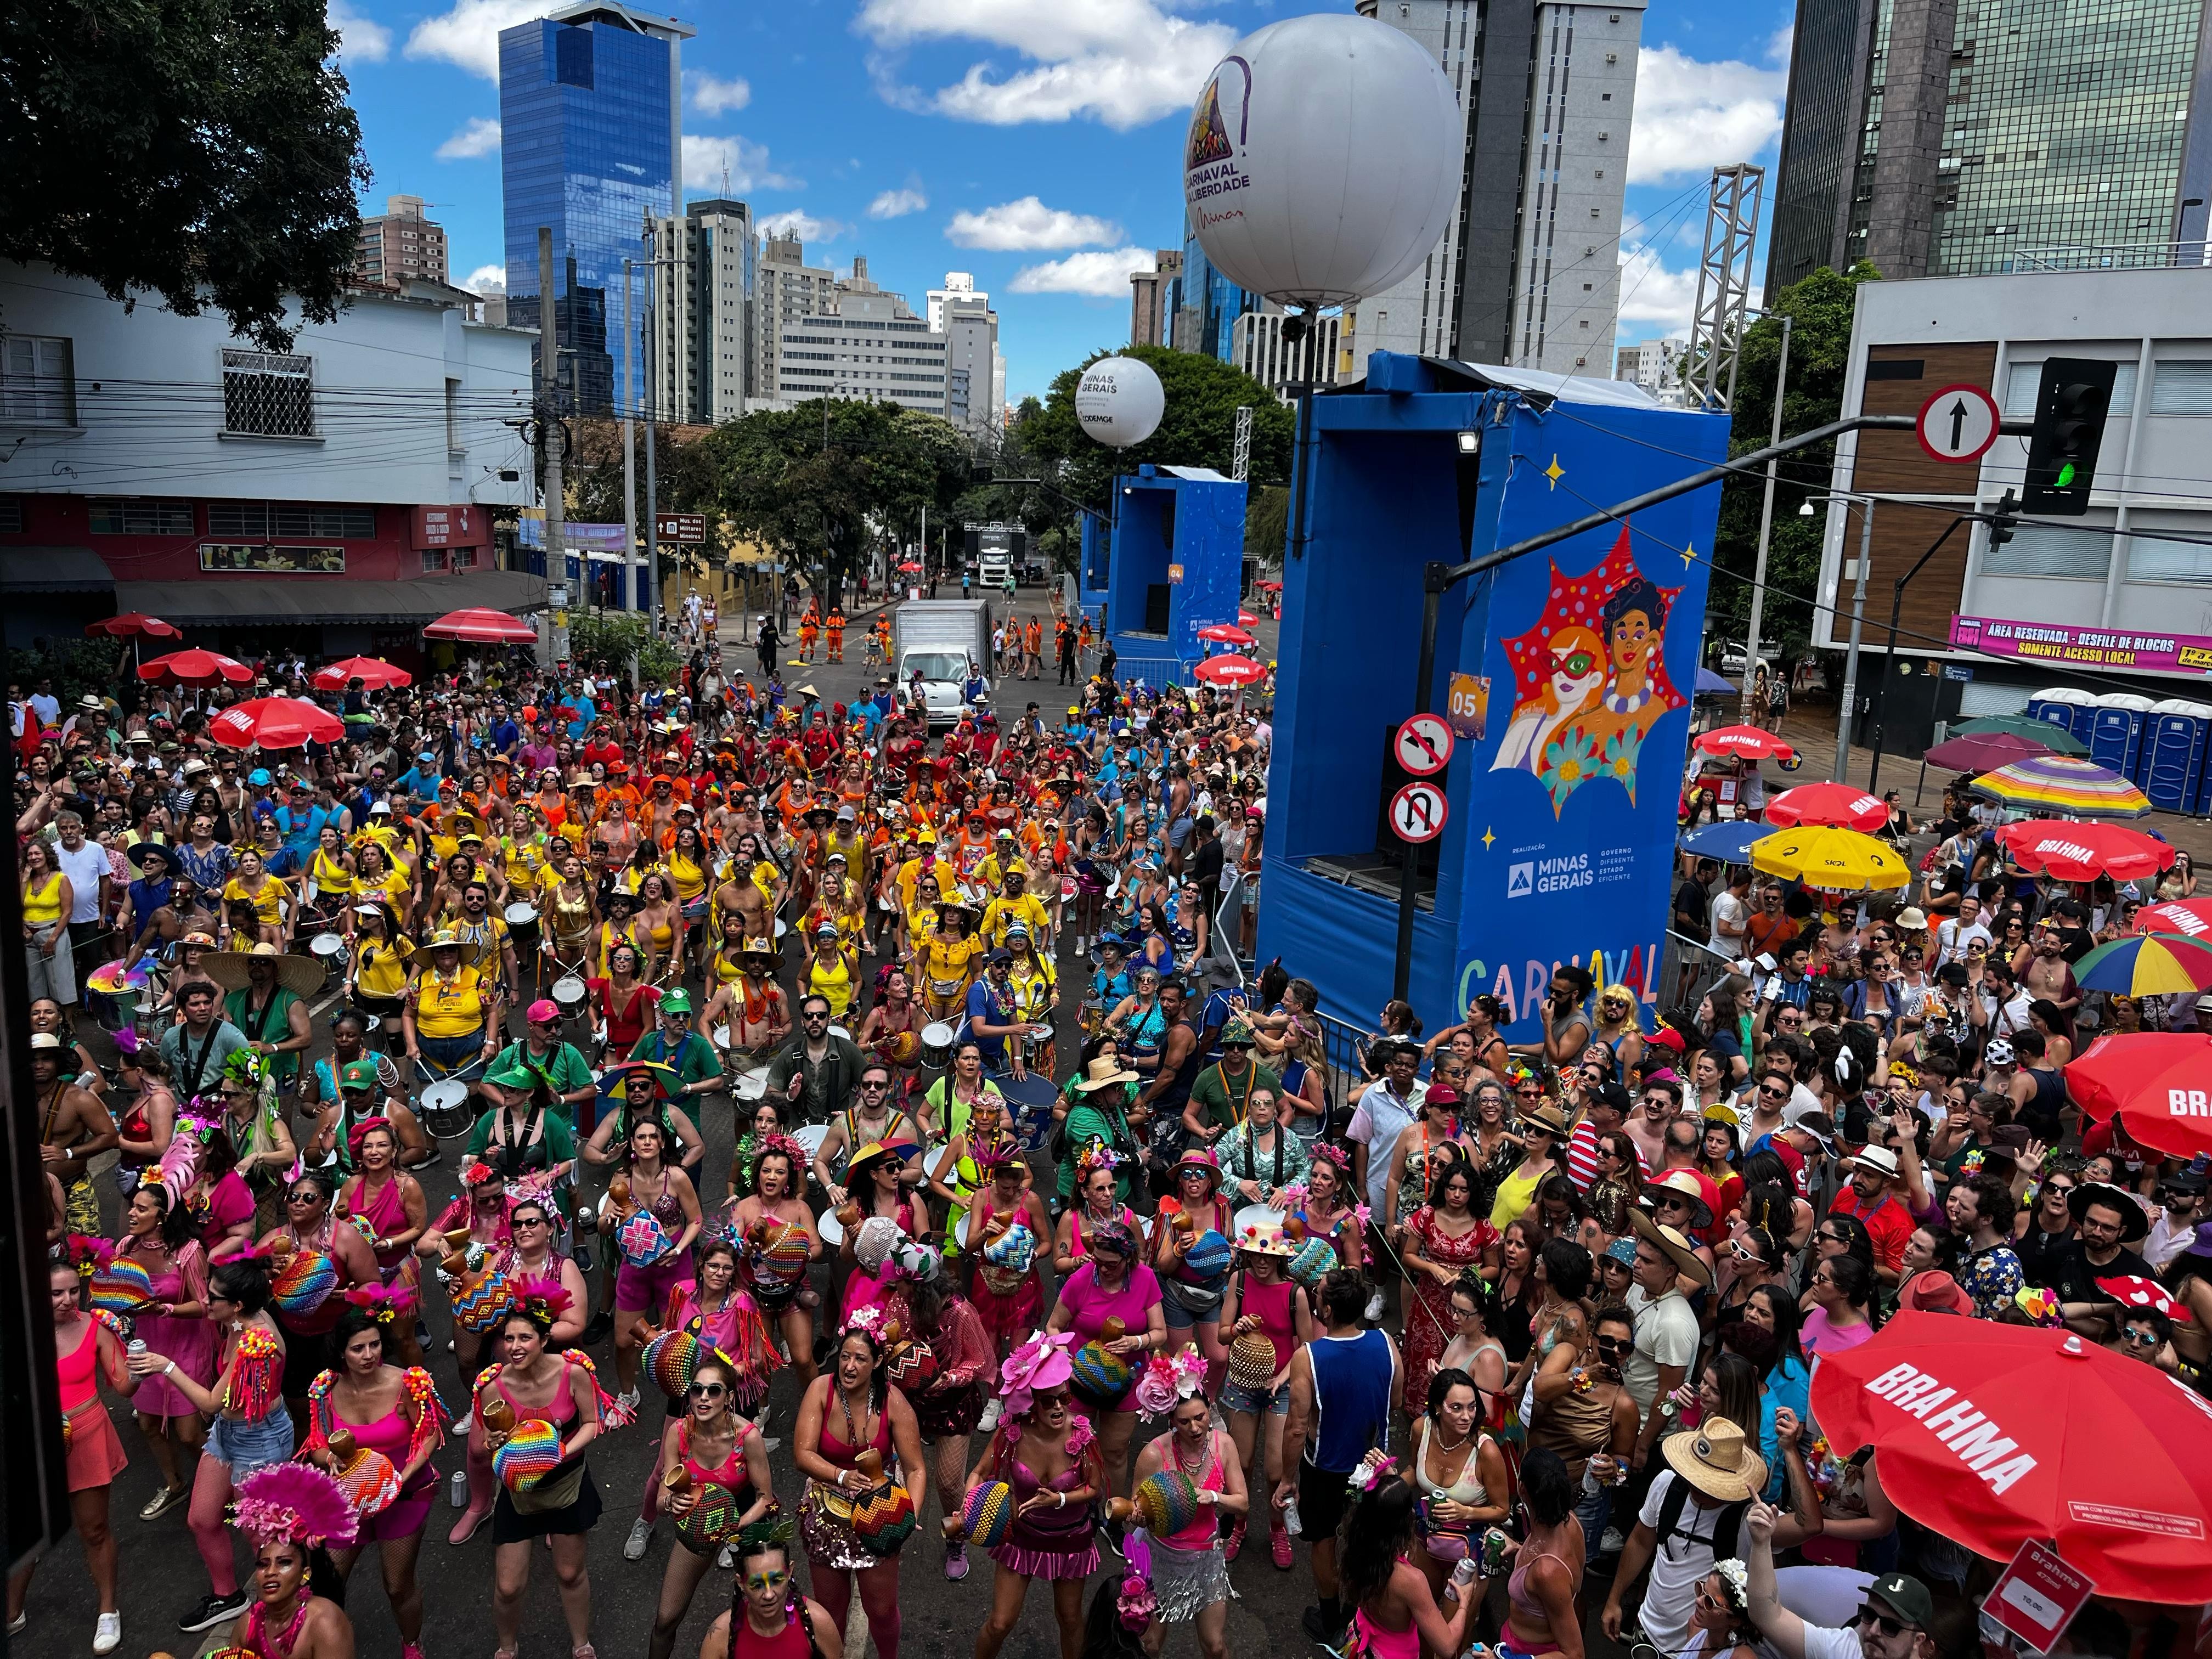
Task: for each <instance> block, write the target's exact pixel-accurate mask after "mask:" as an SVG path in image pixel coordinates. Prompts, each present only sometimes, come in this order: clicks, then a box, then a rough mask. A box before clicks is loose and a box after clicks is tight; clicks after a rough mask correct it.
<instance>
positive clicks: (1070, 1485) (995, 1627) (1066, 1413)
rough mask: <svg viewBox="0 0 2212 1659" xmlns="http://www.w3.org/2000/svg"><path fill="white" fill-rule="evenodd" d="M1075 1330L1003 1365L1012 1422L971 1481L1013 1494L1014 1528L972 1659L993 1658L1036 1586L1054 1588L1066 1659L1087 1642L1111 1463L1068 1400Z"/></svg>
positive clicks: (1025, 1349) (1045, 1339)
mask: <svg viewBox="0 0 2212 1659" xmlns="http://www.w3.org/2000/svg"><path fill="white" fill-rule="evenodd" d="M1074 1342H1075V1337H1074V1336H1073V1334H1071V1333H1066V1332H1061V1333H1058V1334H1049V1335H1048V1334H1045V1333H1043V1332H1039V1333H1038V1334H1036V1335H1034V1336H1032V1337H1031V1338H1030V1340H1028V1341H1026V1342H1024V1343H1023V1344H1022V1345H1021V1346H1019V1347H1018V1348H1016V1349H1015V1350H1014V1351H1013V1352H1012V1353H1011V1354H1009V1355H1007V1356H1006V1363H1005V1364H1003V1365H1001V1366H1000V1368H999V1386H1000V1398H1001V1400H1002V1401H1004V1405H1005V1420H1004V1422H1003V1423H1002V1424H1001V1425H1000V1428H999V1431H998V1432H997V1433H996V1434H995V1435H994V1437H993V1438H992V1442H991V1448H990V1449H989V1450H988V1451H987V1452H986V1453H985V1454H984V1455H983V1458H982V1461H981V1462H979V1463H977V1465H976V1466H975V1473H974V1474H972V1475H970V1476H969V1480H968V1486H969V1490H970V1491H973V1490H974V1489H975V1487H977V1486H981V1484H982V1483H983V1482H984V1481H986V1480H1003V1481H1005V1482H1006V1484H1007V1485H1008V1486H1011V1487H1012V1490H1013V1501H1014V1518H1013V1524H1012V1526H1011V1527H1010V1528H1008V1529H1007V1532H1006V1539H1005V1541H1003V1542H1001V1543H999V1544H996V1545H994V1546H993V1547H992V1549H991V1559H992V1560H994V1562H996V1563H997V1564H998V1570H997V1572H996V1573H995V1575H994V1577H993V1579H992V1584H991V1614H990V1617H989V1618H988V1619H987V1620H985V1621H984V1623H983V1628H982V1629H981V1631H979V1632H976V1636H975V1659H994V1656H995V1655H996V1654H997V1653H998V1651H999V1650H1000V1648H1002V1647H1004V1646H1005V1645H1006V1638H1008V1637H1009V1636H1011V1635H1012V1634H1013V1630H1014V1623H1015V1621H1016V1620H1018V1619H1019V1618H1020V1617H1021V1613H1022V1603H1023V1602H1024V1601H1026V1600H1027V1599H1028V1597H1029V1590H1030V1582H1031V1581H1032V1580H1034V1579H1038V1578H1042V1579H1044V1580H1045V1581H1046V1582H1047V1583H1050V1584H1051V1586H1052V1610H1053V1617H1054V1620H1055V1621H1056V1622H1057V1623H1058V1624H1059V1626H1060V1656H1061V1659H1076V1655H1077V1653H1078V1652H1079V1650H1081V1648H1082V1645H1083V1584H1084V1581H1085V1579H1087V1578H1088V1577H1090V1576H1091V1574H1092V1573H1094V1572H1096V1571H1097V1570H1098V1541H1097V1516H1096V1515H1095V1513H1094V1510H1095V1508H1096V1506H1097V1504H1100V1503H1101V1502H1103V1500H1104V1498H1106V1497H1107V1496H1108V1488H1107V1485H1106V1462H1105V1458H1104V1456H1103V1449H1102V1448H1101V1446H1100V1445H1099V1443H1098V1441H1097V1437H1095V1436H1093V1434H1092V1433H1091V1423H1090V1419H1087V1418H1085V1416H1084V1415H1083V1414H1082V1413H1080V1412H1079V1411H1077V1410H1076V1409H1075V1406H1074V1401H1073V1399H1072V1398H1071V1397H1070V1389H1071V1383H1070V1378H1071V1377H1072V1376H1073V1366H1072V1364H1071V1363H1070V1360H1069V1358H1068V1350H1069V1349H1070V1348H1071V1347H1072V1346H1073V1345H1074Z"/></svg>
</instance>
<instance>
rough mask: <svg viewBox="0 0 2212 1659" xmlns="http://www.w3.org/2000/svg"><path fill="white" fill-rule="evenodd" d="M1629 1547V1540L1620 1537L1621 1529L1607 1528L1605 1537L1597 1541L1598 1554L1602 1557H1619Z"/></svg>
mask: <svg viewBox="0 0 2212 1659" xmlns="http://www.w3.org/2000/svg"><path fill="white" fill-rule="evenodd" d="M1627 1546H1628V1541H1627V1540H1626V1538H1624V1537H1622V1536H1621V1535H1620V1528H1619V1527H1607V1528H1606V1529H1605V1536H1604V1537H1602V1538H1601V1539H1599V1540H1598V1541H1597V1553H1599V1554H1600V1555H1618V1554H1620V1553H1621V1551H1622V1550H1623V1549H1625V1548H1626V1547H1627Z"/></svg>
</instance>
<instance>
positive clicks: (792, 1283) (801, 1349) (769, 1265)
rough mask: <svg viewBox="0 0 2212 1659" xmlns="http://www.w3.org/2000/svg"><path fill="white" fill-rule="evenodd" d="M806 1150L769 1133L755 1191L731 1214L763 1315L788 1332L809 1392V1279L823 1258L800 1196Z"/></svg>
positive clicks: (757, 1163)
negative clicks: (810, 1271)
mask: <svg viewBox="0 0 2212 1659" xmlns="http://www.w3.org/2000/svg"><path fill="white" fill-rule="evenodd" d="M805 1167H806V1153H805V1151H804V1150H803V1149H802V1148H801V1147H800V1146H799V1143H798V1142H797V1141H796V1140H793V1139H792V1138H791V1137H790V1136H788V1135H786V1134H781V1133H771V1134H768V1135H765V1136H763V1138H762V1139H761V1146H760V1151H759V1152H758V1153H757V1155H756V1156H755V1157H754V1158H753V1164H752V1182H751V1185H752V1192H751V1194H750V1195H749V1196H747V1197H744V1198H741V1199H739V1200H738V1202H737V1204H736V1206H734V1207H733V1209H732V1212H731V1221H732V1225H733V1228H734V1231H736V1233H737V1236H738V1237H739V1238H740V1239H742V1240H744V1269H745V1272H744V1279H745V1287H746V1289H747V1290H748V1291H750V1294H751V1296H752V1299H753V1303H754V1304H755V1305H756V1306H757V1307H758V1308H759V1309H760V1310H761V1316H762V1317H763V1319H765V1320H767V1321H768V1322H769V1323H770V1324H771V1325H774V1326H775V1327H776V1328H777V1329H778V1330H780V1331H781V1333H782V1334H783V1341H784V1346H785V1347H786V1348H787V1349H788V1350H789V1351H790V1353H791V1374H792V1376H793V1377H795V1378H796V1379H797V1380H798V1383H799V1392H800V1393H801V1394H804V1393H805V1391H806V1390H807V1389H809V1388H811V1386H812V1385H813V1383H814V1377H815V1368H814V1310H815V1308H816V1307H817V1306H818V1305H820V1297H819V1296H818V1295H817V1293H816V1292H815V1291H814V1290H813V1288H812V1286H811V1285H808V1283H807V1282H806V1270H807V1268H808V1267H809V1265H810V1264H811V1263H812V1262H815V1261H819V1260H821V1257H822V1240H821V1237H820V1236H819V1235H818V1234H817V1232H816V1231H815V1226H814V1212H813V1211H811V1210H810V1209H808V1208H807V1207H806V1200H805V1199H804V1198H803V1197H801V1196H799V1171H800V1170H804V1169H805Z"/></svg>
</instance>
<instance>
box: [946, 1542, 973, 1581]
mask: <svg viewBox="0 0 2212 1659" xmlns="http://www.w3.org/2000/svg"><path fill="white" fill-rule="evenodd" d="M967 1576H968V1547H967V1545H965V1544H947V1545H946V1546H945V1577H947V1578H950V1579H951V1581H952V1582H953V1583H956V1584H957V1583H959V1582H960V1581H961V1580H962V1579H963V1578H965V1577H967Z"/></svg>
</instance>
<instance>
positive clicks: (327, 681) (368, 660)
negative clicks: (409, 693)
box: [314, 657, 415, 691]
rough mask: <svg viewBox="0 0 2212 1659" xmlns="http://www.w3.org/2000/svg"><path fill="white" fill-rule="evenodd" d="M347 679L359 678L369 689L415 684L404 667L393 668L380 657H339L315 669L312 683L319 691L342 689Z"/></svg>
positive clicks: (366, 688)
mask: <svg viewBox="0 0 2212 1659" xmlns="http://www.w3.org/2000/svg"><path fill="white" fill-rule="evenodd" d="M349 680H359V681H360V682H361V683H362V687H363V688H364V689H365V690H370V691H381V690H385V689H386V688H387V687H389V686H394V685H412V684H415V677H414V676H413V675H412V674H410V673H409V672H408V671H406V670H405V669H404V668H394V667H393V666H392V665H391V664H390V663H388V662H386V661H385V660H384V659H383V658H381V657H341V658H340V659H338V660H337V661H336V662H334V663H332V664H331V665H330V666H329V667H327V668H319V669H317V670H316V671H315V678H314V684H315V689H316V690H319V691H343V690H345V688H346V683H347V682H348V681H349Z"/></svg>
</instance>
